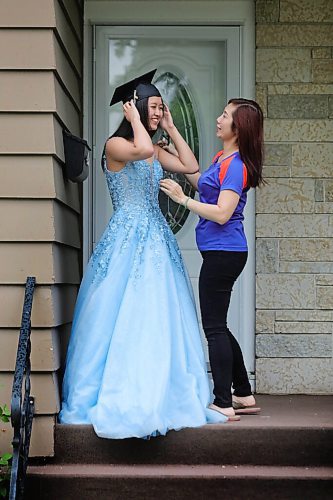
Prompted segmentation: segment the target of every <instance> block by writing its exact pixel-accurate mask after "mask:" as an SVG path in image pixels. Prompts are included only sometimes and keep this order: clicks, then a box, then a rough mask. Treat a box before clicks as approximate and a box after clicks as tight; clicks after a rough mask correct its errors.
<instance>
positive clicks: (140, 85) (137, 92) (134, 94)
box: [110, 69, 161, 106]
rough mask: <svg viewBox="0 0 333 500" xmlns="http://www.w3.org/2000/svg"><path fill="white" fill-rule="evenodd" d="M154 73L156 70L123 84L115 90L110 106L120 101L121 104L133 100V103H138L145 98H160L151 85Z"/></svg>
mask: <svg viewBox="0 0 333 500" xmlns="http://www.w3.org/2000/svg"><path fill="white" fill-rule="evenodd" d="M155 73H156V69H153V70H152V71H149V72H148V73H145V74H144V75H141V76H138V77H137V78H134V80H131V81H130V82H127V83H124V84H123V85H120V86H119V87H117V88H116V90H115V91H114V94H113V96H112V99H111V102H110V106H113V104H116V103H117V102H120V101H122V102H123V103H125V102H127V101H130V100H131V99H134V102H135V101H140V100H141V99H145V98H146V97H155V96H156V97H161V94H160V93H159V91H158V90H157V88H156V87H155V85H153V84H152V83H151V81H152V79H153V76H154V75H155Z"/></svg>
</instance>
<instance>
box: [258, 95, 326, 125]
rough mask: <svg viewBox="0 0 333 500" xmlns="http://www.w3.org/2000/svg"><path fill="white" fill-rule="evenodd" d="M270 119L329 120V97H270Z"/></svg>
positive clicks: (268, 111) (268, 113) (268, 110)
mask: <svg viewBox="0 0 333 500" xmlns="http://www.w3.org/2000/svg"><path fill="white" fill-rule="evenodd" d="M267 116H268V117H269V118H296V119H297V118H300V119H302V118H310V119H314V118H327V117H328V97H327V96H325V95H315V96H311V95H306V96H301V95H271V96H268V105H267Z"/></svg>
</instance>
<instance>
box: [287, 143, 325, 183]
mask: <svg viewBox="0 0 333 500" xmlns="http://www.w3.org/2000/svg"><path fill="white" fill-rule="evenodd" d="M332 137H333V135H332ZM319 142H320V139H319ZM332 158H333V144H332V143H327V144H320V143H319V144H293V146H292V163H291V173H292V176H293V177H314V178H318V177H319V178H323V177H332V170H333V167H332Z"/></svg>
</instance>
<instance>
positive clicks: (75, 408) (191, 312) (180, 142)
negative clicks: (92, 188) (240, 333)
mask: <svg viewBox="0 0 333 500" xmlns="http://www.w3.org/2000/svg"><path fill="white" fill-rule="evenodd" d="M134 90H135V92H134ZM125 94H126V95H124V92H123V95H122V99H123V100H124V104H123V111H124V120H123V122H122V124H121V125H120V127H119V129H118V130H117V132H116V133H115V134H114V135H113V136H112V137H111V138H110V139H108V141H107V142H106V145H105V150H104V154H103V159H102V166H103V170H104V172H105V177H106V182H107V185H108V188H109V191H110V195H111V198H112V203H113V215H112V217H111V219H110V221H109V224H108V225H107V227H106V229H105V232H104V234H103V235H102V238H101V240H100V241H99V243H98V244H97V246H96V248H95V250H94V252H93V254H92V256H91V259H90V261H89V264H88V266H87V269H86V271H85V273H84V277H83V280H82V283H81V287H80V290H79V294H78V298H77V303H76V307H75V312H74V319H73V326H72V333H71V337H70V342H69V346H68V352H67V360H66V369H65V375H64V381H63V393H62V396H63V401H62V409H61V412H60V415H59V420H60V422H62V423H67V424H92V425H93V427H94V429H95V432H96V433H97V434H98V436H100V437H104V438H115V439H118V438H128V437H139V438H144V437H147V436H154V435H158V434H162V435H164V434H166V432H167V431H168V430H171V429H175V430H178V429H181V428H183V427H196V426H201V425H204V424H206V423H207V422H212V423H217V422H226V421H227V420H228V418H227V417H225V416H223V415H221V414H219V413H218V412H215V411H213V410H211V409H209V408H208V405H209V402H210V390H209V383H208V377H207V373H206V363H205V359H204V354H203V348H202V344H201V339H200V333H199V327H198V320H197V315H196V309H195V303H194V298H193V293H192V289H191V285H190V282H189V278H188V275H187V272H186V269H185V267H184V263H183V260H182V257H181V253H180V250H179V248H178V245H177V242H176V239H175V237H174V235H173V233H172V231H171V230H170V228H169V226H168V224H167V223H166V220H165V218H164V216H163V214H162V212H161V211H160V208H159V204H158V193H159V182H160V180H161V179H162V177H163V169H165V170H168V171H171V172H183V173H195V172H196V171H198V169H199V167H198V164H197V161H196V159H195V157H194V155H193V153H192V151H191V150H190V148H189V147H188V145H187V144H186V142H185V141H184V139H183V138H182V137H181V135H180V134H179V132H178V130H177V128H176V127H175V125H174V123H173V120H172V116H171V114H170V111H169V109H168V107H167V106H166V105H165V104H164V103H163V101H162V98H161V96H160V93H159V91H158V90H157V88H156V87H155V86H153V85H152V84H150V83H146V82H144V83H142V82H141V83H140V82H139V83H138V84H137V85H134V88H132V89H130V92H129V91H128V89H127V92H126V93H125ZM133 97H134V98H135V101H136V102H135V103H134V101H133ZM158 127H161V128H163V129H164V130H165V131H166V132H167V133H168V134H169V136H170V138H171V139H172V141H173V143H174V145H175V148H176V150H177V153H178V156H175V155H172V154H170V153H168V152H167V151H165V150H163V149H162V148H161V147H159V146H157V145H155V146H154V145H153V143H152V140H151V137H152V136H153V135H154V133H155V132H156V131H157V129H158Z"/></svg>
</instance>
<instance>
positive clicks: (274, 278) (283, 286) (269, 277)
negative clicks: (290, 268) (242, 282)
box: [256, 274, 320, 309]
mask: <svg viewBox="0 0 333 500" xmlns="http://www.w3.org/2000/svg"><path fill="white" fill-rule="evenodd" d="M256 284H257V286H256V290H257V293H256V297H257V303H256V305H257V307H258V309H277V308H283V309H314V308H315V302H316V301H315V299H316V294H315V291H316V289H315V285H314V278H313V276H308V275H292V274H283V275H281V274H280V275H279V274H260V275H257V280H256ZM318 288H320V287H317V290H318Z"/></svg>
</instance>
